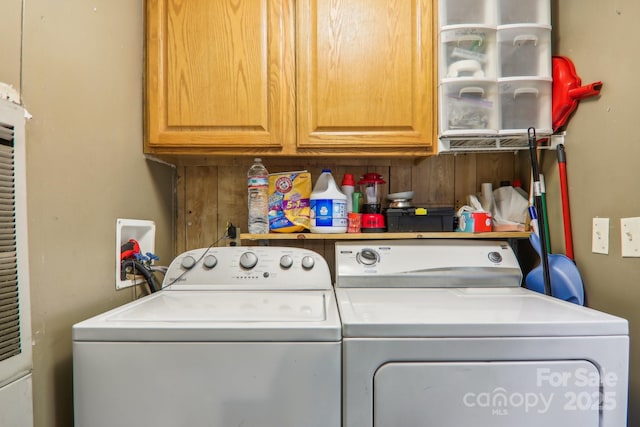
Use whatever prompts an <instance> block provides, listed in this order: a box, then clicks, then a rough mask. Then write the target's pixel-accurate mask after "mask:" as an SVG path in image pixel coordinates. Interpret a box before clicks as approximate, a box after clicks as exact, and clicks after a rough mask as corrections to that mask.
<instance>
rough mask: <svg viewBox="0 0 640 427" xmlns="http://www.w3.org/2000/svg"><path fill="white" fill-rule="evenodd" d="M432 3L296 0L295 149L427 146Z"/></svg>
mask: <svg viewBox="0 0 640 427" xmlns="http://www.w3.org/2000/svg"><path fill="white" fill-rule="evenodd" d="M433 3H435V2H433V1H432V0H333V1H326V0H300V1H298V2H297V5H298V10H297V23H296V30H297V37H296V40H297V42H298V44H297V104H298V138H297V143H298V147H299V149H307V148H316V149H327V148H331V149H336V150H347V151H353V149H354V148H355V149H357V150H358V151H359V152H362V150H363V149H366V151H368V152H371V153H374V154H383V153H384V154H394V155H407V154H416V155H420V154H422V155H424V154H429V153H432V152H433V150H434V143H435V141H436V138H437V128H436V95H435V90H436V87H437V86H436V76H435V65H436V55H435V52H436V48H435V40H437V37H436V35H435V34H436V33H435V23H436V20H435V18H434V14H435V10H434V9H433ZM372 149H373V150H372ZM358 151H356V152H358Z"/></svg>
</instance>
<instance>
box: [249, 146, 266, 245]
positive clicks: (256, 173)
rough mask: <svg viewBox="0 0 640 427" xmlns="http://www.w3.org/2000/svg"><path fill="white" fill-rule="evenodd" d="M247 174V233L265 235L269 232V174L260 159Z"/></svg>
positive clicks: (255, 160) (256, 160) (257, 159)
mask: <svg viewBox="0 0 640 427" xmlns="http://www.w3.org/2000/svg"><path fill="white" fill-rule="evenodd" d="M253 162H254V163H253V165H251V167H250V168H249V171H248V172H247V190H248V192H249V197H248V204H249V233H250V234H267V233H268V232H269V172H268V171H267V168H266V167H265V166H264V164H263V163H262V159H260V158H257V157H256V158H255V159H254V160H253Z"/></svg>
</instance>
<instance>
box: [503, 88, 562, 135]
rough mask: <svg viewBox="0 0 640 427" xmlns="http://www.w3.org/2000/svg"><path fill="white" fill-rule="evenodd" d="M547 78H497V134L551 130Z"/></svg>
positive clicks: (549, 90)
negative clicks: (498, 100)
mask: <svg viewBox="0 0 640 427" xmlns="http://www.w3.org/2000/svg"><path fill="white" fill-rule="evenodd" d="M551 81H552V80H551V78H538V79H528V78H506V79H500V81H499V83H498V86H499V91H500V134H501V135H502V134H503V135H509V134H526V132H527V129H528V128H529V127H531V126H533V127H535V128H536V130H537V132H538V133H540V134H550V133H552V124H551V87H552V83H551Z"/></svg>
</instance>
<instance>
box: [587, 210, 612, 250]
mask: <svg viewBox="0 0 640 427" xmlns="http://www.w3.org/2000/svg"><path fill="white" fill-rule="evenodd" d="M591 252H593V253H594V254H605V255H608V254H609V218H593V226H592V234H591Z"/></svg>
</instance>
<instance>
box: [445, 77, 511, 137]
mask: <svg viewBox="0 0 640 427" xmlns="http://www.w3.org/2000/svg"><path fill="white" fill-rule="evenodd" d="M497 113H498V93H497V84H496V81H495V80H492V79H484V80H476V79H468V78H466V79H445V80H443V81H442V84H441V85H440V129H441V131H442V134H443V135H448V136H457V135H495V134H497V130H498V114H497Z"/></svg>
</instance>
